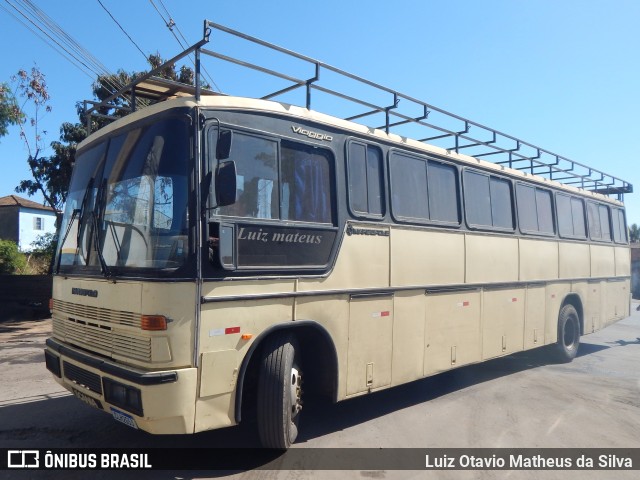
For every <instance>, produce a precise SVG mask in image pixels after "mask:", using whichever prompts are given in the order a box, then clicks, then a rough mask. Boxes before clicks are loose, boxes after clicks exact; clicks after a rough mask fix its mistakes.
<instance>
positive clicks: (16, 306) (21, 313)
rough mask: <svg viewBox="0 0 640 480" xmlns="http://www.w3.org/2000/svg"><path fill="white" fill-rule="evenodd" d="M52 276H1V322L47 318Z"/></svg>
mask: <svg viewBox="0 0 640 480" xmlns="http://www.w3.org/2000/svg"><path fill="white" fill-rule="evenodd" d="M52 284H53V277H52V276H51V275H0V321H3V320H25V319H31V318H46V317H48V316H49V299H50V298H51V289H52Z"/></svg>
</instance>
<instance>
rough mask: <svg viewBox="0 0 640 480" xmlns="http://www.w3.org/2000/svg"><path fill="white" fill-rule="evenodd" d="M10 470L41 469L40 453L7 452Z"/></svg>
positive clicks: (25, 451) (29, 451)
mask: <svg viewBox="0 0 640 480" xmlns="http://www.w3.org/2000/svg"><path fill="white" fill-rule="evenodd" d="M7 467H9V468H39V467H40V452H39V451H38V450H9V451H8V452H7Z"/></svg>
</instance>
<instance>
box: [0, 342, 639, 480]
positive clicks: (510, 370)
mask: <svg viewBox="0 0 640 480" xmlns="http://www.w3.org/2000/svg"><path fill="white" fill-rule="evenodd" d="M627 343H635V342H627ZM608 348H612V347H609V346H603V345H594V344H584V343H583V344H581V345H580V350H579V352H578V357H584V356H588V355H591V354H594V353H597V352H599V351H601V350H605V349H608ZM549 353H550V352H549V351H548V348H545V347H543V348H541V349H536V350H530V351H527V352H520V353H517V354H513V355H509V356H507V357H501V358H497V359H494V360H489V361H487V362H483V363H480V364H476V365H470V366H466V367H460V368H458V369H455V370H450V371H448V372H444V373H441V374H438V375H434V376H432V377H428V378H426V379H422V380H418V381H415V382H411V383H408V384H406V385H401V386H398V387H395V388H392V389H389V390H383V391H380V392H376V393H373V394H370V395H365V396H363V397H358V398H354V399H351V400H348V401H345V402H340V403H337V404H332V403H330V402H328V401H324V400H319V399H309V400H308V402H307V403H306V404H305V411H304V415H303V418H302V422H303V424H302V425H301V431H300V436H299V438H298V443H305V442H308V441H310V440H312V439H314V438H318V437H322V436H324V435H327V434H330V433H333V432H336V431H340V430H345V429H348V428H350V427H353V426H355V425H358V424H361V423H365V422H368V421H370V420H373V419H375V418H378V417H381V416H384V415H386V414H389V413H392V412H394V411H399V410H402V409H405V408H408V407H411V406H414V405H418V404H421V403H424V402H428V401H430V400H433V399H436V398H438V397H442V396H445V395H448V394H450V393H453V392H456V391H460V390H464V389H465V388H468V387H471V386H473V385H478V384H481V383H483V382H487V381H490V380H493V379H497V378H500V377H504V376H507V375H512V374H515V373H518V372H522V371H525V370H529V369H533V368H537V367H542V366H545V365H550V364H553V363H554V362H553V361H552V359H551V357H550V355H549ZM0 447H3V448H98V449H100V448H118V449H130V450H131V451H136V449H147V448H166V449H167V450H170V449H171V451H172V454H175V455H180V451H181V450H182V449H195V450H197V449H203V448H207V449H232V450H227V452H229V453H228V454H229V455H242V453H240V454H238V453H237V452H235V449H249V450H246V452H247V453H248V454H247V457H246V460H247V461H246V466H245V465H244V463H243V462H239V463H240V464H241V465H242V467H243V468H241V469H234V470H206V471H201V470H198V471H193V470H191V471H190V470H186V471H184V470H183V471H180V472H178V471H157V470H156V471H153V472H151V471H147V472H143V471H137V472H117V476H118V478H129V474H131V478H136V479H138V480H140V479H147V478H149V479H151V478H154V479H155V478H159V479H165V478H166V479H174V478H176V477H179V478H203V477H205V478H206V477H224V476H228V475H231V474H234V473H241V472H245V471H249V470H253V469H256V468H265V467H266V466H267V465H268V464H269V462H272V461H274V460H278V459H279V457H280V456H281V453H279V452H273V451H268V450H263V451H261V452H260V451H258V450H255V449H258V448H259V447H260V444H259V440H258V436H257V432H256V426H255V424H252V423H243V424H241V425H239V426H235V427H229V428H223V429H219V430H212V431H208V432H202V433H198V434H195V435H151V434H149V433H146V432H143V431H140V430H134V429H132V428H130V427H128V426H125V425H123V424H120V423H118V422H116V421H114V420H113V419H112V418H111V415H108V414H105V413H102V412H100V411H98V410H96V409H94V408H91V407H87V406H85V405H83V404H81V403H80V402H79V401H78V400H77V399H76V398H75V397H73V396H71V395H67V396H63V397H58V398H45V397H43V399H42V400H39V399H33V398H32V399H29V400H28V401H25V402H20V401H15V402H13V403H11V404H6V403H5V404H4V406H3V407H2V408H0ZM201 452H202V454H203V455H205V454H206V455H227V454H225V453H224V450H219V451H216V450H211V451H207V450H202V451H201ZM249 452H250V453H249ZM266 468H269V467H268V466H267V467H266ZM40 473H46V475H45V476H44V477H43V478H60V479H62V478H65V479H73V478H85V477H84V476H83V475H78V476H75V474H76V473H78V474H80V473H81V472H70V471H66V472H65V471H57V472H53V471H50V472H40ZM114 473H116V472H113V471H94V472H92V478H97V479H100V478H105V479H108V478H113V475H114ZM84 474H85V475H86V472H84Z"/></svg>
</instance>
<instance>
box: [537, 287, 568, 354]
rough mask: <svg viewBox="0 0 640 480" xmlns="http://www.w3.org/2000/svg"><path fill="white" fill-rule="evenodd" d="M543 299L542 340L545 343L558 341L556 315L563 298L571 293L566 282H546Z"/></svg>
mask: <svg viewBox="0 0 640 480" xmlns="http://www.w3.org/2000/svg"><path fill="white" fill-rule="evenodd" d="M545 289H546V301H545V322H544V342H545V344H547V345H548V344H550V343H556V342H557V341H558V315H559V313H560V306H561V305H562V302H564V299H565V298H566V297H567V295H569V293H571V284H570V283H568V282H566V283H565V282H562V283H555V284H547V286H546V287H545Z"/></svg>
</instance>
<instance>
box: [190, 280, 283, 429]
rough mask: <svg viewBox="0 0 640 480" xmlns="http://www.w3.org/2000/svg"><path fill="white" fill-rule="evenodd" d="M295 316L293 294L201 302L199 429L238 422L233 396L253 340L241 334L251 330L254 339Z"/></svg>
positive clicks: (197, 423) (196, 426)
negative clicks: (269, 297)
mask: <svg viewBox="0 0 640 480" xmlns="http://www.w3.org/2000/svg"><path fill="white" fill-rule="evenodd" d="M238 288H239V289H242V288H244V287H243V286H241V285H240V286H238ZM214 292H215V290H214ZM232 292H233V289H228V290H227V292H226V293H232ZM292 318H293V298H288V299H287V298H283V299H266V300H244V301H243V300H237V301H228V302H215V303H208V304H204V305H203V306H202V318H201V328H200V352H201V356H200V369H199V370H200V378H199V394H198V398H197V402H196V425H195V430H196V431H203V430H208V429H211V428H220V427H224V426H228V425H233V424H235V418H234V402H233V400H234V398H235V390H236V381H237V379H238V370H239V368H240V363H241V361H242V359H243V358H244V356H245V355H246V353H247V351H248V349H249V346H250V344H251V340H243V339H242V338H241V336H242V335H243V334H252V338H253V339H255V338H256V337H257V336H258V335H259V334H260V333H261V332H262V331H264V330H265V329H266V328H268V327H269V326H271V325H273V324H276V323H282V322H286V321H291V319H292Z"/></svg>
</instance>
